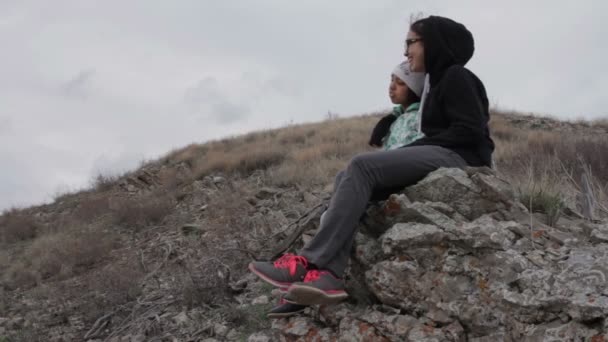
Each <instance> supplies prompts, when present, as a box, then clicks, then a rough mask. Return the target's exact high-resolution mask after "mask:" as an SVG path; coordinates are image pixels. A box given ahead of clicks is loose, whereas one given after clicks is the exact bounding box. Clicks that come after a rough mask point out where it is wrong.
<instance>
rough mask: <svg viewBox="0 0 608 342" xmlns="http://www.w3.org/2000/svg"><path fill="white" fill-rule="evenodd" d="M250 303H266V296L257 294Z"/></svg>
mask: <svg viewBox="0 0 608 342" xmlns="http://www.w3.org/2000/svg"><path fill="white" fill-rule="evenodd" d="M251 304H253V305H265V304H268V296H259V297H257V298H255V299H254V300H253V301H252V302H251Z"/></svg>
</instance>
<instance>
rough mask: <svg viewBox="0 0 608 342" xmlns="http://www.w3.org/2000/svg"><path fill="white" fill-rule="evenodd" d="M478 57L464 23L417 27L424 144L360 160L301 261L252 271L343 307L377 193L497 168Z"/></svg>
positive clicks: (292, 294)
mask: <svg viewBox="0 0 608 342" xmlns="http://www.w3.org/2000/svg"><path fill="white" fill-rule="evenodd" d="M473 51H474V42H473V36H472V34H471V33H470V32H469V31H468V30H467V29H466V28H465V26H464V25H462V24H460V23H457V22H455V21H453V20H451V19H448V18H443V17H437V16H431V17H428V18H425V19H421V20H418V21H416V22H414V23H413V24H412V25H411V27H410V31H409V32H408V34H407V39H406V51H405V56H406V57H407V59H408V61H409V63H410V68H411V70H412V71H415V72H424V73H425V74H426V76H425V86H424V90H423V93H422V103H421V108H422V112H421V117H420V123H419V129H420V132H421V133H423V134H424V137H422V138H420V139H418V140H415V141H414V142H412V143H410V144H408V145H406V146H404V147H402V148H398V149H394V150H389V151H374V152H367V153H362V154H358V155H356V156H355V157H354V158H353V159H352V160H351V161H350V163H349V165H348V167H347V168H346V170H345V171H344V172H342V173H341V174H340V175H339V178H340V179H339V180H338V179H337V180H336V185H337V187H336V188H335V189H334V193H333V195H332V198H331V201H330V203H329V208H328V210H327V212H326V213H325V217H324V219H323V221H322V223H321V226H320V228H319V232H318V233H317V234H316V235H315V237H314V238H313V239H312V240H311V241H310V242H309V243H308V244H307V245H306V246H305V247H304V248H303V249H302V250H301V251H300V252H299V254H298V255H293V254H286V255H284V256H282V257H281V258H279V259H278V260H276V261H275V262H252V263H251V264H250V265H249V269H250V270H251V271H252V272H253V273H255V274H256V275H258V276H259V277H260V278H262V279H263V280H265V281H266V282H268V283H270V284H272V285H275V286H278V287H281V288H287V289H288V293H287V295H286V298H288V299H289V300H290V301H292V302H295V303H298V304H302V305H312V304H330V303H334V302H337V301H340V300H342V299H344V298H346V297H347V296H348V295H347V293H346V292H345V291H344V281H343V279H342V277H343V274H344V270H345V268H346V266H347V264H348V258H349V256H350V250H351V247H352V244H353V240H354V236H355V232H356V228H357V223H358V221H359V218H360V217H361V215H362V214H363V213H364V211H365V208H366V205H367V202H368V201H369V199H370V198H371V196H372V193H373V191H374V190H375V189H385V188H395V187H406V186H408V185H412V184H415V183H416V182H418V181H419V180H421V179H422V178H424V177H425V176H426V175H427V174H429V173H430V172H432V171H434V170H436V169H438V168H440V167H458V168H464V167H466V166H483V165H485V166H490V164H491V155H492V152H493V150H494V143H493V142H492V139H491V138H490V134H489V129H488V121H489V109H488V99H487V95H486V92H485V88H484V86H483V84H482V83H481V81H480V80H479V79H478V78H477V77H476V76H475V75H474V74H473V73H472V72H470V71H469V70H467V69H465V68H464V65H465V64H466V63H467V62H468V61H469V59H470V58H471V57H472V56H473ZM389 115H392V114H389ZM387 118H388V116H387V117H385V118H383V119H381V120H380V122H379V123H378V125H377V127H376V128H375V129H374V132H373V134H372V140H374V138H376V139H375V140H377V137H378V135H379V136H380V137H383V136H385V135H386V133H387V132H388V130H389V129H390V125H391V123H392V121H394V120H393V119H391V118H388V119H387ZM391 120H392V121H391Z"/></svg>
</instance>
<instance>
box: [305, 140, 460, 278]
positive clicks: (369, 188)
mask: <svg viewBox="0 0 608 342" xmlns="http://www.w3.org/2000/svg"><path fill="white" fill-rule="evenodd" d="M466 165H467V164H466V162H465V161H464V159H462V157H460V156H459V155H458V154H456V153H455V152H452V151H450V150H448V149H446V148H443V147H439V146H412V147H406V148H400V149H396V150H391V151H377V152H366V153H361V154H358V155H356V156H355V157H354V158H353V159H351V161H350V163H349V164H348V166H347V168H346V169H345V170H344V171H341V172H340V173H338V175H337V176H336V179H335V183H334V192H333V195H332V198H331V201H330V202H329V208H328V209H327V211H326V212H325V214H324V216H323V220H322V222H321V225H320V227H319V231H318V233H317V234H316V235H315V237H314V238H313V239H312V240H311V241H310V242H309V243H308V244H307V245H306V246H305V247H304V248H303V249H302V250H301V251H300V253H299V254H300V255H302V256H304V257H306V258H307V259H308V261H309V262H310V263H313V264H314V265H316V266H317V267H318V268H319V269H323V270H329V271H331V272H333V273H334V274H335V275H336V276H338V277H342V276H343V274H344V270H345V269H346V266H347V265H348V259H349V257H350V250H351V248H352V244H353V241H354V237H355V233H356V229H357V225H358V222H359V219H360V218H361V216H362V215H363V213H364V212H365V209H366V207H367V203H368V201H369V200H370V199H371V198H372V195H375V194H378V193H386V192H387V191H386V190H387V189H388V190H389V192H390V190H394V192H397V191H398V190H399V189H402V188H405V187H407V186H409V185H413V184H415V183H417V182H418V181H420V180H421V179H423V178H424V177H425V176H426V175H427V174H429V173H430V172H432V171H434V170H436V169H438V168H440V167H458V168H464V167H465V166H466Z"/></svg>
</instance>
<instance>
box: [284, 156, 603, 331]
mask: <svg viewBox="0 0 608 342" xmlns="http://www.w3.org/2000/svg"><path fill="white" fill-rule="evenodd" d="M561 222H562V223H561V224H558V225H556V227H548V226H546V225H544V224H542V223H540V222H539V221H538V220H537V219H535V217H534V215H531V214H530V213H528V212H527V210H526V209H525V207H523V206H522V205H521V204H519V203H518V202H517V201H516V198H515V195H514V193H513V191H512V189H511V187H510V186H509V185H508V183H506V182H505V181H504V180H502V179H500V178H499V177H497V176H496V175H494V174H493V173H492V171H491V170H489V169H484V168H481V169H467V170H460V169H439V170H437V171H435V172H433V173H431V174H429V176H428V177H426V178H425V179H423V180H422V181H420V182H419V183H418V184H416V185H414V186H411V187H409V188H407V189H405V191H404V192H403V193H401V194H394V195H391V196H390V197H389V198H388V200H386V201H384V202H380V203H378V204H375V205H373V206H372V207H370V208H369V209H368V211H367V215H366V217H365V220H364V222H363V225H362V227H361V228H362V229H361V230H360V232H359V233H358V234H357V236H356V238H355V246H354V248H353V258H352V260H351V267H350V269H349V271H348V272H347V285H348V286H347V289H348V290H349V292H350V293H351V294H352V296H353V298H354V299H355V300H353V301H351V302H356V303H357V304H358V306H359V309H356V310H355V309H350V308H348V307H347V306H345V305H343V306H340V309H339V310H337V311H333V312H332V311H328V310H322V311H323V312H325V313H324V314H322V322H324V323H323V324H324V325H319V322H318V321H313V320H308V319H307V318H294V319H291V320H289V321H288V322H289V323H288V324H287V325H286V326H284V327H283V328H282V329H283V330H282V331H283V336H284V337H285V338H286V339H287V340H310V338H313V339H312V340H314V338H316V337H317V336H320V335H323V336H325V337H327V338H332V337H334V338H339V340H344V341H347V340H348V341H354V340H362V341H364V340H369V341H383V340H386V341H466V340H468V341H476V342H485V341H488V342H489V341H503V340H504V341H539V340H546V341H558V340H559V341H575V340H576V341H578V340H591V341H604V340H605V338H606V336H608V335H606V333H607V331H608V319H607V317H608V281H607V280H608V279H607V277H608V244H607V242H608V228H607V227H608V226H606V225H605V224H591V223H584V222H577V221H572V220H570V219H568V220H561ZM564 223H567V224H566V225H564ZM361 307H363V308H364V309H361Z"/></svg>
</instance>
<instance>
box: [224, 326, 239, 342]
mask: <svg viewBox="0 0 608 342" xmlns="http://www.w3.org/2000/svg"><path fill="white" fill-rule="evenodd" d="M226 339H227V340H228V341H239V340H241V335H240V334H239V332H238V331H236V329H230V331H228V334H226Z"/></svg>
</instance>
